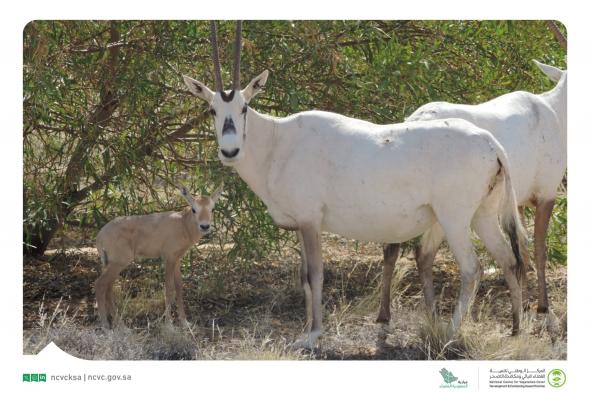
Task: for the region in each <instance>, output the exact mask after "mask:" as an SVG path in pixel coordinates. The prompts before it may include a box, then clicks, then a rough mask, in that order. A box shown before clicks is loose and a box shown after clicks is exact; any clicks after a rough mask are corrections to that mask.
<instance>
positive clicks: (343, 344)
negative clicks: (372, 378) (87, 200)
mask: <svg viewBox="0 0 590 393" xmlns="http://www.w3.org/2000/svg"><path fill="white" fill-rule="evenodd" d="M323 237H324V243H323V256H324V261H325V263H324V266H325V284H324V324H325V330H324V333H323V335H322V337H321V339H320V346H319V348H318V349H317V350H315V351H313V352H302V351H295V350H292V349H291V348H290V346H289V344H290V343H292V342H293V341H294V340H295V339H296V338H297V337H298V336H299V335H300V334H301V333H302V329H303V325H304V318H305V315H304V314H305V312H304V299H303V291H302V290H301V289H300V287H299V284H298V266H299V255H298V252H297V250H296V249H295V248H285V249H284V250H282V251H281V252H280V253H278V254H276V255H271V256H269V257H267V258H266V259H264V260H259V261H249V263H250V264H249V267H248V268H244V267H242V265H240V266H238V265H237V262H235V261H234V262H231V261H228V260H227V258H226V257H225V255H226V254H225V252H226V251H227V250H222V249H220V248H219V247H215V246H212V245H210V244H205V245H201V246H197V247H195V248H193V250H192V251H191V252H190V253H189V254H188V256H187V257H186V258H185V260H184V264H183V268H182V269H183V271H182V272H183V281H184V288H185V303H186V309H187V315H188V319H189V322H190V323H191V327H190V329H186V328H180V327H176V326H170V325H168V324H166V323H165V322H164V321H163V317H162V315H163V313H164V295H163V268H162V266H161V264H160V263H159V261H144V262H140V263H136V264H133V265H131V266H130V267H128V268H127V269H126V270H125V271H124V272H123V273H122V275H121V277H120V279H119V280H118V281H117V284H116V285H115V297H116V302H117V306H118V308H119V310H120V312H121V314H122V317H123V322H124V325H122V326H118V327H116V328H115V329H113V330H112V331H107V332H105V331H103V330H101V329H99V328H98V321H97V315H96V309H95V304H94V293H93V286H94V280H96V278H97V277H98V274H99V272H100V262H99V259H98V256H97V254H96V251H95V250H94V249H93V248H92V247H77V248H68V249H66V250H65V251H64V250H61V251H60V250H51V251H50V252H48V253H47V255H46V256H44V257H42V258H29V257H25V260H24V271H23V298H24V306H23V329H24V337H23V350H24V353H27V354H34V353H38V352H39V351H40V350H41V349H43V348H44V347H45V345H47V344H48V343H49V342H51V341H54V342H55V343H56V344H57V345H58V346H59V347H60V348H62V349H63V350H65V351H66V352H68V353H70V354H72V355H74V356H77V357H80V358H84V359H267V360H275V359H408V360H424V359H565V358H566V353H567V312H566V286H567V278H566V277H567V276H566V270H567V269H566V268H565V267H563V266H558V265H554V264H550V266H549V268H548V274H547V282H548V286H549V298H550V304H551V307H552V310H551V312H550V313H549V314H547V315H544V314H543V315H536V313H535V312H534V310H532V311H528V312H527V313H525V316H524V321H523V332H522V333H521V334H520V335H519V336H516V337H511V336H509V333H510V328H511V317H510V306H509V296H508V290H507V287H506V286H505V284H504V280H503V276H502V274H501V273H500V272H499V271H497V270H496V269H494V267H493V265H492V264H491V263H490V261H489V258H488V257H486V256H485V253H481V252H480V255H481V256H482V258H481V259H482V263H483V264H484V268H485V271H486V273H485V275H484V278H483V280H482V284H481V286H480V289H479V291H478V294H477V297H476V301H475V303H474V305H473V307H472V308H471V311H470V314H469V316H468V317H467V318H466V320H465V321H464V325H463V327H462V328H461V331H460V334H459V335H458V337H456V338H454V339H453V340H449V339H447V338H446V337H445V335H444V333H443V332H444V330H445V323H447V322H448V320H449V317H450V314H451V313H452V310H453V305H454V303H455V301H456V298H457V295H458V287H459V275H458V271H457V268H456V265H455V263H454V261H453V258H452V255H451V254H450V253H449V251H448V250H447V249H446V248H443V249H441V250H440V252H439V254H438V256H437V260H436V262H435V266H434V282H435V290H436V294H437V305H438V317H437V319H436V320H434V321H433V320H430V319H428V318H427V317H426V313H425V312H424V307H423V300H422V291H421V285H420V281H419V279H418V273H417V269H416V267H415V261H414V258H413V255H412V253H411V252H410V253H409V255H404V256H403V257H402V258H401V260H399V261H398V264H397V266H396V273H395V277H394V280H393V283H392V291H391V292H392V320H391V322H390V323H389V324H379V323H376V322H375V318H376V315H377V309H378V303H379V297H378V293H379V285H380V280H381V258H382V254H381V246H380V245H377V244H371V243H359V242H354V241H349V240H345V239H343V238H340V237H338V236H334V235H327V234H326V235H324V236H323ZM528 281H529V292H530V293H531V294H534V293H536V276H535V273H534V272H532V271H531V272H529V280H528Z"/></svg>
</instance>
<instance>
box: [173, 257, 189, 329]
mask: <svg viewBox="0 0 590 393" xmlns="http://www.w3.org/2000/svg"><path fill="white" fill-rule="evenodd" d="M180 261H181V260H180V259H179V260H178V262H176V266H175V268H174V287H175V289H176V308H177V310H178V322H179V324H180V326H186V325H188V321H187V320H186V313H185V311H184V297H183V293H182V276H181V274H180V264H181V263H180Z"/></svg>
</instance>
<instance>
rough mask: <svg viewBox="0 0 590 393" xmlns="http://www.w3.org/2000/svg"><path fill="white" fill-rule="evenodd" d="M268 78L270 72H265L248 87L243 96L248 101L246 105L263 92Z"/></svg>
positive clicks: (243, 91)
mask: <svg viewBox="0 0 590 393" xmlns="http://www.w3.org/2000/svg"><path fill="white" fill-rule="evenodd" d="M267 78H268V70H264V71H263V72H262V74H260V75H258V76H257V77H256V78H254V79H252V81H251V82H250V83H248V86H246V88H245V89H244V90H242V95H243V96H244V99H245V100H246V103H248V102H250V100H251V99H252V98H254V96H255V95H256V94H258V93H260V92H261V91H262V89H263V88H264V85H265V84H266V79H267Z"/></svg>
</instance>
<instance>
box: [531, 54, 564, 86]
mask: <svg viewBox="0 0 590 393" xmlns="http://www.w3.org/2000/svg"><path fill="white" fill-rule="evenodd" d="M533 63H535V65H536V66H537V67H539V69H540V70H541V71H543V73H544V74H545V75H547V76H548V77H549V79H551V80H552V81H553V82H559V80H560V79H561V75H563V71H562V70H560V69H559V68H557V67H553V66H550V65H548V64H543V63H541V62H540V61H537V60H535V59H533Z"/></svg>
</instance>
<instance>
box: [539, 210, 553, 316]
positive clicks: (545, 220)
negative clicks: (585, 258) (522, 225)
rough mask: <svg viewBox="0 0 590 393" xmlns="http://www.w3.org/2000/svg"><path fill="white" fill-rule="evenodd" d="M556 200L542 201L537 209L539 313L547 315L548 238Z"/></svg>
mask: <svg viewBox="0 0 590 393" xmlns="http://www.w3.org/2000/svg"><path fill="white" fill-rule="evenodd" d="M554 204H555V200H554V199H551V200H548V201H540V202H537V204H536V209H535V265H536V268H537V286H538V288H539V290H538V291H539V293H538V299H537V301H538V303H537V312H539V313H546V312H547V311H548V310H549V300H548V298H547V282H546V281H545V266H546V265H547V244H546V236H547V229H548V228H549V220H551V212H552V211H553V205H554Z"/></svg>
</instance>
